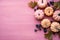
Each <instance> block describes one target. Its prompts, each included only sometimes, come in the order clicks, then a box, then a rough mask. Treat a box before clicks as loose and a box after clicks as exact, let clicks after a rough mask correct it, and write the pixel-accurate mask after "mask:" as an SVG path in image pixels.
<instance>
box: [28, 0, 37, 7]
mask: <svg viewBox="0 0 60 40" xmlns="http://www.w3.org/2000/svg"><path fill="white" fill-rule="evenodd" d="M28 5H29V7H31V8H34V7H35V6H36V5H37V2H36V1H34V2H32V1H30V2H29V3H28Z"/></svg>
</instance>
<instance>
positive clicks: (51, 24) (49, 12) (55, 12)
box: [28, 0, 60, 40]
mask: <svg viewBox="0 0 60 40" xmlns="http://www.w3.org/2000/svg"><path fill="white" fill-rule="evenodd" d="M28 6H29V7H30V8H32V9H34V17H35V19H36V21H40V22H41V23H40V24H36V28H37V29H34V31H35V32H37V31H41V30H42V29H43V32H44V37H45V38H47V39H48V40H52V38H53V35H58V36H59V38H60V11H59V10H60V0H59V1H58V2H54V0H52V1H49V2H48V1H47V0H38V1H37V2H36V1H30V2H29V3H28ZM45 16H47V17H51V19H52V20H49V19H48V18H44V17H45Z"/></svg>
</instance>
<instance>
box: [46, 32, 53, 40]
mask: <svg viewBox="0 0 60 40" xmlns="http://www.w3.org/2000/svg"><path fill="white" fill-rule="evenodd" d="M45 38H47V39H48V40H52V32H51V31H49V32H48V33H47V34H45Z"/></svg>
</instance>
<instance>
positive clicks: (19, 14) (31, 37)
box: [0, 0, 60, 40]
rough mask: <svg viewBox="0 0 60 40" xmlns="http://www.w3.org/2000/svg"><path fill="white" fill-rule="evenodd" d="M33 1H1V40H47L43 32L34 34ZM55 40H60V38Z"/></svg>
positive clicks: (35, 22) (56, 37) (35, 21)
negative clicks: (30, 6) (29, 5)
mask: <svg viewBox="0 0 60 40" xmlns="http://www.w3.org/2000/svg"><path fill="white" fill-rule="evenodd" d="M29 1H31V0H0V40H47V39H45V38H44V33H43V31H38V32H37V33H35V32H34V29H35V24H37V23H39V22H38V21H37V20H36V19H35V18H34V16H33V15H34V10H33V9H31V8H29V7H28V2H29ZM53 39H54V40H60V39H59V38H58V36H54V37H53Z"/></svg>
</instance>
